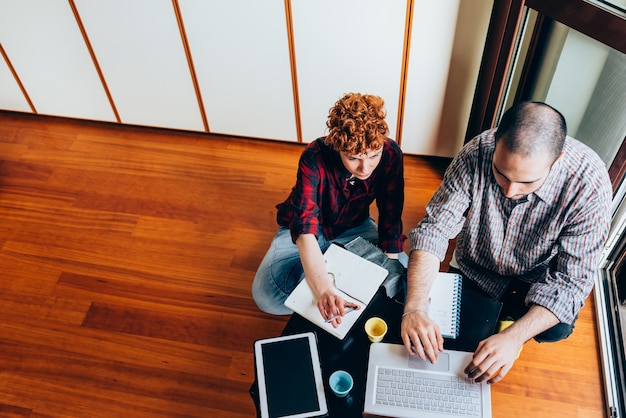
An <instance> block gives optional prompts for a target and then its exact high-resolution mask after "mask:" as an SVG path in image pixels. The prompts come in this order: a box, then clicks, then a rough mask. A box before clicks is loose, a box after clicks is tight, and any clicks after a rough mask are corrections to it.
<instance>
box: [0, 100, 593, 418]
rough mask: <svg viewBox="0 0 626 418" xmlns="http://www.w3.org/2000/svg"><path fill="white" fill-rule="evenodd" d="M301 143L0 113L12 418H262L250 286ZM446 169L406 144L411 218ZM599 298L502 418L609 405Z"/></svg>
mask: <svg viewBox="0 0 626 418" xmlns="http://www.w3.org/2000/svg"><path fill="white" fill-rule="evenodd" d="M301 150H302V146H301V145H297V144H286V143H276V142H266V141H254V140H242V139H232V138H230V139H229V138H224V137H215V136H209V135H201V134H186V133H177V132H170V131H159V130H154V129H141V128H129V127H120V126H114V125H107V124H97V123H88V122H75V121H67V120H61V119H56V118H47V117H33V116H31V115H21V114H14V113H7V112H0V263H1V264H0V265H1V266H2V270H1V271H2V275H1V277H0V417H33V418H34V417H37V418H43V417H126V418H129V417H131V418H132V417H202V418H206V417H253V416H254V415H255V409H254V405H253V403H252V401H251V399H250V397H249V395H248V389H249V387H250V384H251V383H252V381H253V379H254V372H253V356H252V343H253V341H254V340H255V339H258V338H263V337H269V336H275V335H278V334H280V332H281V329H282V328H283V326H284V325H285V323H286V321H287V318H285V317H273V316H269V315H266V314H263V313H261V312H259V311H258V310H257V308H256V306H255V305H254V303H253V301H252V299H251V297H250V284H251V282H252V278H253V275H254V272H255V270H256V267H257V265H258V263H259V262H260V260H261V258H262V256H263V254H264V252H265V250H266V249H267V247H268V245H269V243H270V240H271V238H272V236H273V234H274V232H275V229H276V225H275V220H274V219H275V209H274V205H275V204H276V203H278V202H280V201H281V200H282V199H284V198H285V197H286V195H287V193H288V191H289V190H290V188H291V186H292V185H293V182H294V179H295V171H296V164H297V160H298V156H299V154H300V152H301ZM441 170H442V167H441V164H440V163H439V164H437V163H436V162H435V163H433V162H432V161H430V162H429V161H428V160H424V159H420V158H417V157H406V183H407V189H406V194H407V196H406V197H407V202H406V206H405V216H404V221H405V230H407V231H408V229H409V228H410V227H412V226H413V225H415V223H416V222H417V221H418V220H419V218H420V217H421V216H422V215H423V210H424V204H425V203H426V201H427V200H428V198H429V197H430V195H431V194H432V193H433V191H434V188H435V187H436V186H437V184H438V183H439V181H440V178H441ZM593 312H594V311H593V309H592V300H589V301H588V305H587V306H586V307H585V309H584V310H583V312H582V313H581V315H580V319H579V321H578V324H577V327H576V330H575V332H574V334H573V335H572V336H571V337H570V338H569V339H568V340H567V341H564V342H561V343H557V344H543V345H541V346H540V345H539V344H537V343H534V342H530V343H528V344H527V345H526V346H525V348H524V351H523V352H522V355H521V358H520V360H519V361H518V362H517V363H516V365H515V367H514V369H513V370H512V372H511V373H509V375H508V376H507V377H506V378H505V380H504V381H502V382H501V383H499V384H497V385H495V386H493V390H492V393H493V410H494V417H496V418H509V417H525V418H527V417H538V418H541V417H549V418H557V417H563V418H572V417H578V418H581V417H588V418H592V417H593V418H597V417H602V416H604V415H605V414H604V402H603V392H602V384H601V380H600V369H599V356H598V350H597V345H598V343H597V338H596V331H595V325H594V324H595V321H594V314H593Z"/></svg>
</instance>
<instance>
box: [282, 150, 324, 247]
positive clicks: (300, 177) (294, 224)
mask: <svg viewBox="0 0 626 418" xmlns="http://www.w3.org/2000/svg"><path fill="white" fill-rule="evenodd" d="M316 155H317V153H316V152H314V151H313V150H312V149H310V148H307V149H306V150H305V152H303V153H302V156H301V157H300V162H299V164H298V174H297V179H296V185H295V187H294V189H293V190H292V196H291V199H290V204H291V205H292V208H290V211H291V213H292V218H291V224H290V225H289V230H290V231H291V239H292V240H293V242H294V243H295V242H296V240H297V239H298V237H299V236H300V235H302V234H313V235H315V236H316V237H317V235H318V232H319V226H320V221H319V214H320V207H319V203H318V201H317V197H318V193H317V191H318V188H319V184H320V181H321V178H322V175H323V174H322V173H321V170H323V168H322V166H321V165H320V164H318V163H317V161H316Z"/></svg>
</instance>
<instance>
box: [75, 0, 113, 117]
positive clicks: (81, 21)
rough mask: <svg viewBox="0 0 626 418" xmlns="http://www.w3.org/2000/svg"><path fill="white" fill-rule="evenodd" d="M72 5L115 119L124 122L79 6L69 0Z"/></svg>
mask: <svg viewBox="0 0 626 418" xmlns="http://www.w3.org/2000/svg"><path fill="white" fill-rule="evenodd" d="M68 2H69V4H70V7H71V9H72V13H73V14H74V18H75V19H76V24H77V25H78V28H79V29H80V33H81V35H82V36H83V40H84V41H85V45H86V46H87V51H89V56H91V61H92V62H93V65H94V67H95V68H96V72H97V73H98V77H99V78H100V82H101V83H102V88H104V92H105V94H106V96H107V99H108V100H109V104H110V105H111V110H112V111H113V114H114V115H115V120H116V121H117V123H122V119H121V118H120V114H119V112H118V111H117V106H115V101H114V100H113V95H112V94H111V91H110V90H109V86H108V85H107V82H106V79H105V78H104V73H103V72H102V68H100V63H99V62H98V58H97V57H96V53H95V52H94V50H93V47H92V45H91V41H90V40H89V36H88V35H87V31H86V30H85V25H83V20H82V19H81V17H80V14H79V13H78V8H77V7H76V3H75V2H74V0H68Z"/></svg>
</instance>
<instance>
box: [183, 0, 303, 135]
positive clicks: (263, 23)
mask: <svg viewBox="0 0 626 418" xmlns="http://www.w3.org/2000/svg"><path fill="white" fill-rule="evenodd" d="M180 8H181V11H182V15H183V21H184V23H185V29H186V32H187V36H188V39H189V44H190V48H191V51H192V55H193V60H194V65H195V67H196V73H197V75H198V80H199V85H200V89H201V91H202V97H203V100H204V106H205V110H206V113H207V118H208V121H209V126H210V128H211V132H216V133H226V134H233V135H243V136H251V137H260V138H273V139H281V140H291V141H294V140H297V133H296V124H295V112H294V102H293V92H292V83H291V69H290V63H289V48H288V46H289V45H288V39H287V23H286V18H285V9H284V2H283V0H271V1H270V0H264V1H257V0H232V1H217V0H213V1H207V0H180Z"/></svg>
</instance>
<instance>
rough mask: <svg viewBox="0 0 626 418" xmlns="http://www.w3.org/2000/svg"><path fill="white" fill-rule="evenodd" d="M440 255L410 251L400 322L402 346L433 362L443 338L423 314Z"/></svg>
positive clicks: (435, 326)
mask: <svg viewBox="0 0 626 418" xmlns="http://www.w3.org/2000/svg"><path fill="white" fill-rule="evenodd" d="M439 265H440V262H439V258H437V257H436V256H435V255H433V254H431V253H429V252H427V251H423V250H414V251H411V254H410V256H409V266H408V270H407V296H406V303H405V306H404V315H403V317H402V324H401V336H402V341H403V342H404V346H405V347H406V349H407V350H408V351H409V353H411V354H412V355H418V356H419V357H420V358H421V359H422V360H424V359H425V358H428V359H429V360H430V361H431V362H432V363H434V362H436V361H437V359H438V358H439V353H440V352H441V351H443V337H442V336H441V331H440V330H439V327H438V326H437V324H435V323H434V322H433V321H431V320H430V318H429V317H428V315H427V314H426V312H427V309H428V295H429V293H430V289H431V287H432V285H433V283H434V281H435V278H436V277H437V273H438V272H439Z"/></svg>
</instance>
